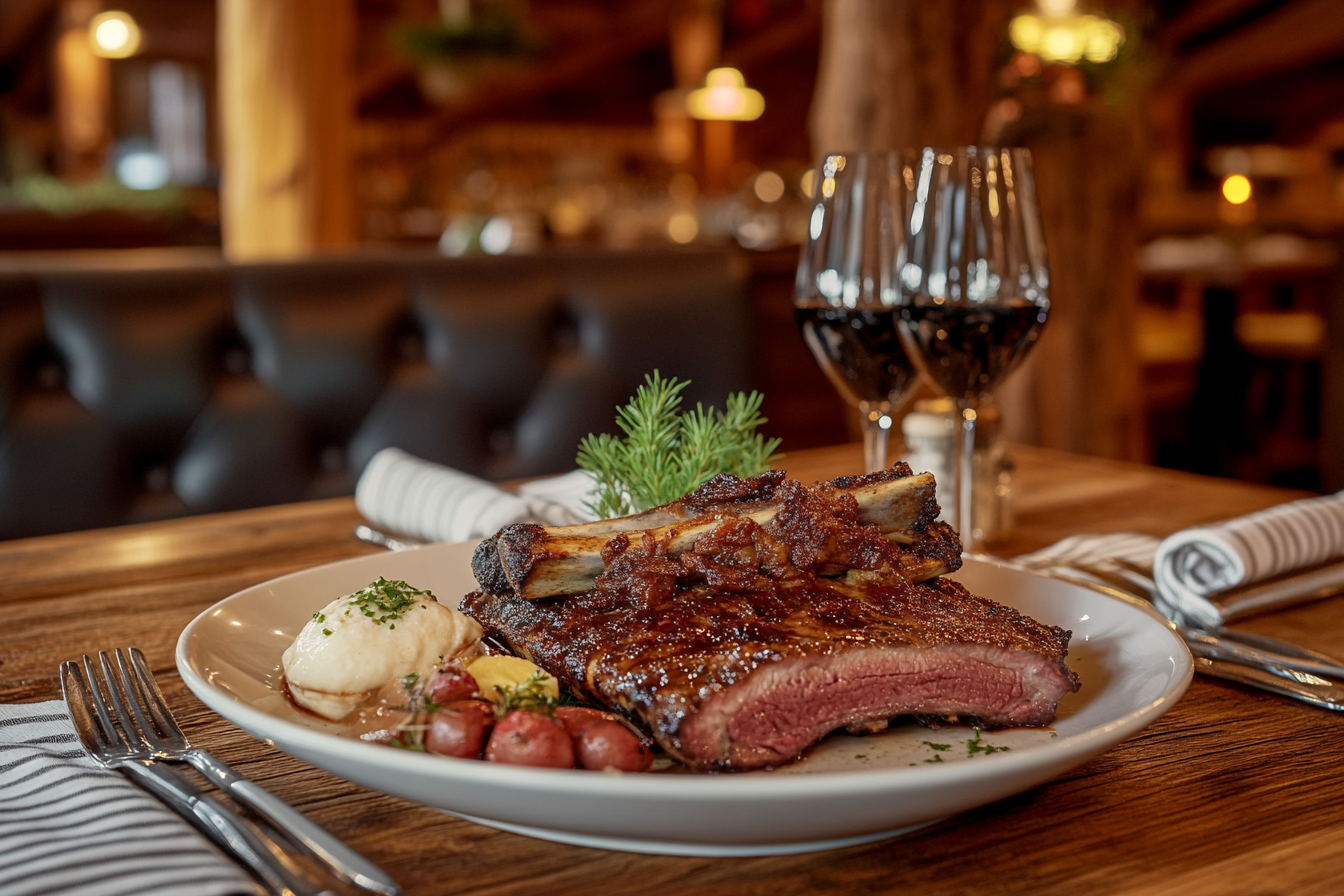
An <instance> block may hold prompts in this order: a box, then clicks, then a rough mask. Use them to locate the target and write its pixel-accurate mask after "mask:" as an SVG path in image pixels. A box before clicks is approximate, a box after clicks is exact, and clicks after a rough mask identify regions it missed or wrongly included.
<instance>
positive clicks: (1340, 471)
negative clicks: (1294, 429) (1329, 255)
mask: <svg viewBox="0 0 1344 896" xmlns="http://www.w3.org/2000/svg"><path fill="white" fill-rule="evenodd" d="M1335 252H1336V255H1335V270H1334V274H1333V275H1332V277H1331V279H1330V289H1329V291H1328V292H1327V293H1326V295H1325V296H1324V299H1325V302H1324V305H1325V307H1324V309H1323V310H1324V312H1325V345H1324V346H1323V350H1324V354H1323V356H1322V357H1321V488H1322V490H1324V491H1327V492H1337V491H1340V490H1341V489H1344V237H1336V239H1335Z"/></svg>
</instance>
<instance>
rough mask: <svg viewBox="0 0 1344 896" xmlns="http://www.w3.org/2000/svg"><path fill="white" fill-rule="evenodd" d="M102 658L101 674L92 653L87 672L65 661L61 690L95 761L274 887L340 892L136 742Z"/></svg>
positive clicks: (291, 892) (282, 891)
mask: <svg viewBox="0 0 1344 896" xmlns="http://www.w3.org/2000/svg"><path fill="white" fill-rule="evenodd" d="M99 660H100V663H101V665H102V669H103V675H102V678H101V680H100V678H99V675H98V673H97V671H95V669H94V666H93V663H92V661H91V660H90V659H89V657H88V656H87V655H86V656H85V657H84V673H83V674H81V672H80V669H79V667H78V666H76V665H75V664H74V663H73V662H66V663H62V664H61V669H60V673H61V690H62V692H63V693H64V694H65V703H66V706H67V707H68V708H69V710H70V719H71V721H72V722H73V723H74V726H75V731H76V733H78V735H79V740H80V743H81V744H83V746H84V749H85V751H86V752H88V754H89V755H90V756H91V757H93V759H94V761H96V762H97V763H98V764H99V765H102V766H103V767H104V768H111V769H118V770H120V771H122V772H124V773H125V774H126V775H127V777H129V778H131V779H132V780H133V781H135V783H137V784H139V785H140V786H141V787H143V788H144V789H145V790H147V791H149V792H150V793H151V794H153V795H154V796H155V797H157V798H158V799H159V800H160V801H161V802H163V803H164V804H165V805H167V806H168V807H169V808H170V809H172V810H173V811H175V812H177V813H178V814H179V815H181V816H182V817H183V818H184V819H186V820H187V821H188V822H190V823H191V824H192V825H193V826H194V827H195V828H196V829H197V830H199V831H200V832H201V833H202V834H204V835H205V836H206V838H207V839H209V840H210V841H211V842H212V843H214V844H215V845H216V846H217V847H219V848H220V849H222V850H223V851H224V852H225V853H227V854H228V855H231V856H233V857H234V858H235V859H237V860H238V861H239V862H241V863H242V864H243V865H244V866H246V867H247V868H248V869H249V870H251V871H252V872H253V873H254V874H255V875H256V876H257V878H258V879H259V880H260V881H261V882H262V883H263V884H265V886H266V887H267V889H268V890H269V891H270V892H271V893H274V894H277V896H334V894H331V892H330V891H329V890H326V889H324V888H323V887H321V886H319V885H317V884H315V883H313V882H312V881H310V880H309V879H308V877H307V875H306V874H305V873H304V872H303V871H302V870H301V869H300V868H298V867H297V866H296V865H295V864H294V863H293V861H292V860H291V859H290V858H289V857H288V856H286V855H285V854H284V851H283V850H281V849H279V847H278V846H276V845H275V844H274V843H271V842H268V841H267V840H265V839H263V838H262V836H261V835H260V834H259V833H258V832H257V831H256V830H255V829H254V828H253V827H252V826H251V825H249V824H248V823H247V822H246V821H244V820H243V819H242V817H240V816H239V815H238V814H237V813H236V812H234V811H233V810H232V809H229V808H228V807H227V806H225V805H223V804H222V803H219V802H217V801H216V800H214V799H213V798H211V797H210V796H208V795H207V794H206V793H204V792H203V791H202V790H200V789H199V788H198V787H196V785H195V784H193V783H191V781H189V780H188V779H187V778H186V777H184V776H183V775H181V774H178V773H177V772H175V771H173V770H172V769H169V768H165V767H164V766H162V765H160V764H158V763H156V762H154V761H153V760H151V759H148V758H146V756H145V753H144V751H143V750H142V749H141V748H139V747H137V746H136V745H135V743H134V741H135V739H136V738H135V735H134V734H132V733H130V730H129V729H130V728H131V726H130V725H129V724H127V723H126V720H127V719H128V718H129V717H130V716H129V714H128V713H127V711H126V703H125V700H124V699H123V698H122V696H121V695H120V694H119V691H118V687H117V683H116V678H115V676H114V675H113V673H112V669H111V666H110V664H109V663H108V660H107V655H106V654H99ZM85 675H87V679H86V678H85ZM104 691H106V695H105V694H104ZM109 698H110V703H109ZM114 718H115V721H114Z"/></svg>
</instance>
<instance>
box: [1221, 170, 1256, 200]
mask: <svg viewBox="0 0 1344 896" xmlns="http://www.w3.org/2000/svg"><path fill="white" fill-rule="evenodd" d="M1223 198H1224V199H1226V200H1227V201H1228V202H1230V203H1232V204H1233V205H1241V204H1242V203H1245V202H1247V201H1249V200H1250V198H1251V181H1250V178H1248V177H1247V176H1246V175H1244V174H1229V175H1228V176H1227V177H1225V178H1223Z"/></svg>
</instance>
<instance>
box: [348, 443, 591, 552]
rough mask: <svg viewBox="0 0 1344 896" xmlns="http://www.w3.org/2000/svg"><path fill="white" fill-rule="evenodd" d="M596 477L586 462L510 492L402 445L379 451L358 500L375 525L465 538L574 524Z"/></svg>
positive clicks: (582, 518)
mask: <svg viewBox="0 0 1344 896" xmlns="http://www.w3.org/2000/svg"><path fill="white" fill-rule="evenodd" d="M592 487H593V480H592V477H591V476H589V475H588V473H586V472H584V471H583V470H574V471H573V472H571V473H566V474H565V475H563V476H555V477H552V478H550V479H539V480H536V481H533V482H528V483H524V484H523V485H522V486H521V487H520V488H519V489H518V494H516V495H515V494H511V493H509V492H506V491H504V490H503V489H500V488H498V487H496V486H495V485H494V484H493V483H490V482H486V481H485V480H484V479H477V478H476V477H475V476H470V475H468V474H466V473H462V472H459V471H457V470H453V469H450V468H449V467H445V466H441V465H439V464H434V463H430V462H429V461H426V460H421V459H420V458H418V457H413V456H411V455H410V454H407V453H406V452H405V451H402V450H401V449H399V448H384V449H383V450H382V451H379V452H378V453H377V454H375V455H374V456H373V459H372V460H370V461H369V463H368V466H366V467H365V468H364V473H363V474H362V475H361V476H360V477H359V483H358V484H357V485H356V486H355V506H356V507H358V508H359V512H360V513H362V514H363V515H364V518H365V519H367V520H368V521H369V522H371V523H373V524H374V525H376V526H381V527H383V528H387V529H392V530H394V531H396V532H401V533H404V534H406V535H413V536H415V537H416V538H420V539H423V540H425V541H466V540H467V539H469V538H479V537H481V536H484V535H493V534H494V533H496V532H498V531H499V530H500V529H501V528H502V527H504V526H507V525H509V524H510V523H541V524H543V525H546V526H571V525H574V524H575V523H582V522H588V521H591V520H593V519H594V517H593V515H592V514H591V513H589V512H588V510H587V509H586V508H585V507H584V506H583V504H584V500H585V499H586V498H587V497H588V493H589V492H590V491H591V490H592Z"/></svg>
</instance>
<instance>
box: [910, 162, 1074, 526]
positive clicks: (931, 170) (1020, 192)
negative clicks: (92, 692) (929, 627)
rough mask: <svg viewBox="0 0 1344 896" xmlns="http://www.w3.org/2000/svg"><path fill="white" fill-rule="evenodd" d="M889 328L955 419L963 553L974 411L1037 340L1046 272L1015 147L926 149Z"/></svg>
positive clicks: (1028, 178) (1024, 169)
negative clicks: (896, 327) (895, 325)
mask: <svg viewBox="0 0 1344 896" xmlns="http://www.w3.org/2000/svg"><path fill="white" fill-rule="evenodd" d="M912 173H913V174H914V183H913V186H912V188H911V190H912V192H911V195H910V197H909V199H910V216H909V221H908V226H907V228H906V233H905V245H904V251H903V252H902V253H901V255H902V257H901V258H899V259H898V260H897V264H898V265H899V267H900V275H899V279H900V286H899V290H900V294H901V299H900V306H901V307H900V331H901V336H902V338H903V339H904V341H905V344H906V346H907V347H908V348H909V350H910V353H911V355H912V356H914V358H915V361H916V363H917V364H918V365H919V367H920V369H921V370H922V371H923V372H924V374H925V376H927V377H928V378H929V380H930V381H932V382H933V383H935V384H936V385H937V386H938V387H939V388H941V389H942V390H943V391H944V392H946V393H947V396H948V397H949V398H951V399H952V401H953V402H954V403H955V405H956V407H957V411H958V413H959V415H960V418H961V438H960V439H959V440H957V442H958V444H957V464H956V467H955V468H956V470H957V521H956V526H957V529H958V530H959V531H960V532H961V537H962V540H963V542H964V543H965V544H966V546H967V548H968V549H970V550H975V549H977V548H978V546H979V543H980V541H981V538H980V532H979V530H977V529H976V528H975V525H974V520H973V519H972V507H973V506H974V502H973V500H972V491H973V473H972V470H973V469H974V450H975V420H976V409H977V407H979V406H980V404H981V403H982V402H984V401H985V400H986V399H987V398H988V397H989V393H990V392H991V391H992V390H993V389H994V388H995V387H996V386H998V385H999V383H1001V382H1002V381H1003V379H1004V378H1005V377H1006V376H1007V375H1008V374H1009V373H1011V372H1012V371H1013V369H1014V368H1015V367H1017V365H1018V364H1019V363H1020V362H1021V361H1022V359H1023V358H1024V357H1025V356H1026V354H1027V352H1028V351H1030V350H1031V347H1032V346H1033V345H1035V344H1036V340H1037V339H1038V338H1040V335H1041V329H1042V328H1043V327H1044V326H1045V319H1046V316H1047V314H1048V313H1049V310H1050V273H1049V269H1048V268H1047V266H1046V259H1045V240H1044V237H1043V236H1042V231H1041V213H1040V207H1039V205H1038V204H1037V202H1036V188H1035V183H1034V181H1033V179H1032V174H1031V154H1030V153H1029V152H1028V151H1027V150H1025V149H1001V148H993V147H985V146H964V147H958V148H956V149H937V148H932V147H929V148H925V149H924V150H922V151H921V152H920V154H919V157H918V159H917V160H915V162H914V171H913V172H912Z"/></svg>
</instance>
